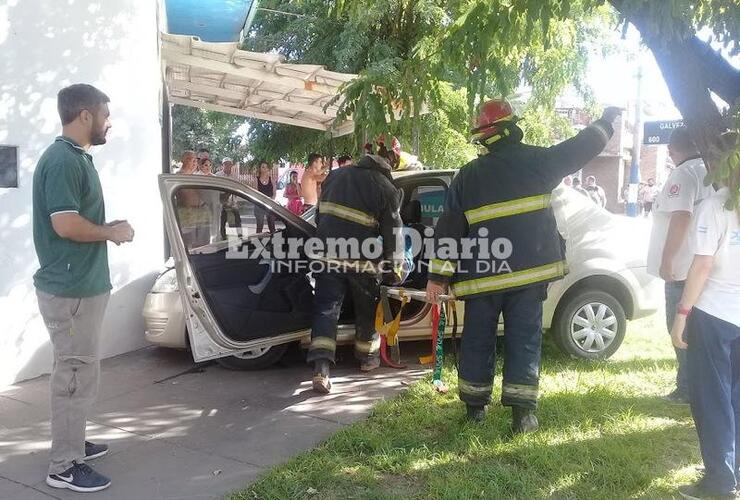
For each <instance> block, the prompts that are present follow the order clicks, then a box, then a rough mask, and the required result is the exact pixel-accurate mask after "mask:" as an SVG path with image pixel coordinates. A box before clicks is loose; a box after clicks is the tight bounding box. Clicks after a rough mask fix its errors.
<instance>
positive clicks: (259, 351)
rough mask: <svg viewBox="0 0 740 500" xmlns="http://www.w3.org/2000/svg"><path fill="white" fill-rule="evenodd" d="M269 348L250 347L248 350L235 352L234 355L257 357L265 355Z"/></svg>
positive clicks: (246, 357)
mask: <svg viewBox="0 0 740 500" xmlns="http://www.w3.org/2000/svg"><path fill="white" fill-rule="evenodd" d="M269 350H270V348H269V347H258V348H256V349H250V350H248V351H242V352H239V353H236V354H234V357H235V358H239V359H255V358H259V357H260V356H263V355H264V354H265V353H266V352H267V351H269Z"/></svg>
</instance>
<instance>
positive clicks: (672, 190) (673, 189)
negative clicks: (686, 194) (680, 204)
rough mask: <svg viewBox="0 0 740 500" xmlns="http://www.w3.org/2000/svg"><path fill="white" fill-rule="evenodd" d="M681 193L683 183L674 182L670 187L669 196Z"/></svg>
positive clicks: (672, 196) (673, 196)
mask: <svg viewBox="0 0 740 500" xmlns="http://www.w3.org/2000/svg"><path fill="white" fill-rule="evenodd" d="M679 194H681V184H672V185H671V187H670V188H669V189H668V197H669V198H675V197H676V196H678V195H679Z"/></svg>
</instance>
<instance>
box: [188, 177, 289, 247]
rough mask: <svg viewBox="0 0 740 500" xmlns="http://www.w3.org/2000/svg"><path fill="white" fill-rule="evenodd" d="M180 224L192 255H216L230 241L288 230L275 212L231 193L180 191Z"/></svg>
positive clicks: (190, 189) (207, 190) (208, 190)
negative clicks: (214, 253)
mask: <svg viewBox="0 0 740 500" xmlns="http://www.w3.org/2000/svg"><path fill="white" fill-rule="evenodd" d="M175 212H176V214H177V224H178V229H179V231H180V234H181V235H182V240H183V243H184V244H185V249H186V250H187V251H188V254H190V255H192V254H203V253H213V252H216V251H219V250H222V249H224V248H225V247H226V246H228V244H229V240H233V238H238V239H240V240H245V241H246V240H250V239H253V238H255V237H259V236H265V235H268V234H269V232H270V231H274V232H278V231H283V230H284V229H285V222H284V221H283V220H282V219H281V218H280V217H279V216H277V215H276V214H274V213H273V212H272V211H270V210H267V209H264V208H262V207H261V206H259V205H257V204H255V203H254V202H252V201H250V200H248V199H246V198H244V197H242V196H240V195H238V194H235V193H232V192H229V191H224V190H220V189H214V188H208V189H206V188H180V189H179V190H178V191H177V192H176V193H175Z"/></svg>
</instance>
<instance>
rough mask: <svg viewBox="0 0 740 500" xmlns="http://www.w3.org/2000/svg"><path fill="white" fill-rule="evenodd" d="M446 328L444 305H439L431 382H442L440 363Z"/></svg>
mask: <svg viewBox="0 0 740 500" xmlns="http://www.w3.org/2000/svg"><path fill="white" fill-rule="evenodd" d="M446 326H447V315H446V314H445V305H444V304H440V305H439V322H438V324H437V345H436V346H435V351H434V375H432V380H433V381H435V380H442V363H444V357H445V353H444V342H445V327H446Z"/></svg>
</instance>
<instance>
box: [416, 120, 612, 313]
mask: <svg viewBox="0 0 740 500" xmlns="http://www.w3.org/2000/svg"><path fill="white" fill-rule="evenodd" d="M612 133H613V131H612V128H611V125H609V124H608V123H606V122H603V121H601V120H597V121H596V122H594V123H592V124H591V125H590V126H589V127H587V128H585V129H584V130H582V131H581V132H579V133H578V134H577V135H576V136H575V137H573V138H571V139H568V140H566V141H564V142H561V143H560V144H557V145H555V146H552V147H549V148H542V147H536V146H530V145H526V144H522V143H521V142H513V141H509V142H503V143H497V144H496V145H494V146H492V147H491V150H490V152H489V153H488V154H486V155H483V156H481V157H479V158H477V159H475V160H473V161H472V162H470V163H469V164H467V165H465V166H464V167H463V168H462V169H461V170H460V172H459V173H458V174H457V175H456V176H455V178H454V179H453V181H452V184H451V185H450V188H449V190H448V192H447V197H446V198H445V206H444V211H443V213H442V215H441V216H440V218H439V221H438V222H437V226H436V228H435V256H436V258H434V259H431V260H430V263H429V279H430V280H431V281H434V282H437V283H451V284H452V291H453V293H454V294H455V296H457V297H460V298H463V299H464V298H470V297H474V296H480V295H486V294H490V293H496V292H502V291H506V290H512V289H516V288H524V287H527V286H532V285H534V284H537V283H546V282H550V281H554V280H557V279H560V278H562V277H563V276H564V275H565V273H566V272H567V264H566V262H565V242H564V241H563V239H562V237H561V236H560V233H559V232H558V229H557V225H556V222H555V214H554V213H553V211H552V207H551V206H550V196H551V193H552V190H553V189H555V188H556V187H557V186H558V184H560V182H561V180H562V179H563V177H565V176H566V175H569V174H572V173H574V172H576V171H578V170H579V169H581V168H582V167H583V166H584V165H585V164H586V163H588V162H589V161H590V160H591V159H592V158H594V157H595V156H597V155H598V154H599V153H600V152H601V151H602V150H603V149H604V146H606V143H607V141H608V139H609V137H611V135H612ZM464 238H475V239H478V240H479V241H480V240H481V239H482V240H484V241H485V244H476V245H475V246H472V253H469V254H467V255H466V254H465V253H464V250H465V248H464V246H463V245H458V248H457V250H459V251H462V252H458V253H454V252H453V253H452V254H451V255H448V254H449V253H450V252H447V254H446V253H445V252H444V251H443V250H444V247H445V246H446V245H447V244H449V243H451V242H460V241H461V240H462V239H464Z"/></svg>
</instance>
